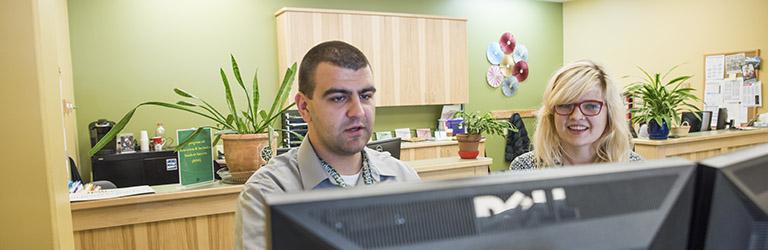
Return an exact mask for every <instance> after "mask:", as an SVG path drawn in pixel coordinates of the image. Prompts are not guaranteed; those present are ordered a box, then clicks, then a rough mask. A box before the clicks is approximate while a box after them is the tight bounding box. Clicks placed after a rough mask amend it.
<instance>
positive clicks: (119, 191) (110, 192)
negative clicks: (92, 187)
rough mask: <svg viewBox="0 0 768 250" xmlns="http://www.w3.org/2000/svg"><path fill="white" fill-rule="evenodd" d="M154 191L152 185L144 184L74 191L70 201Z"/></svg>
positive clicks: (100, 198) (151, 192) (70, 195)
mask: <svg viewBox="0 0 768 250" xmlns="http://www.w3.org/2000/svg"><path fill="white" fill-rule="evenodd" d="M154 193H155V190H154V189H152V188H151V187H150V186H147V185H144V186H135V187H125V188H113V189H102V190H98V191H93V192H79V193H73V194H69V201H70V202H74V201H92V200H102V199H110V198H117V197H123V196H131V195H137V194H154Z"/></svg>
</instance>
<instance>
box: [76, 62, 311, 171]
mask: <svg viewBox="0 0 768 250" xmlns="http://www.w3.org/2000/svg"><path fill="white" fill-rule="evenodd" d="M230 58H231V61H232V72H233V73H234V76H235V80H236V81H237V84H238V85H239V86H240V88H241V89H242V90H243V92H244V93H245V98H246V101H245V103H246V106H247V108H248V109H247V110H238V109H237V105H236V104H235V99H234V98H233V96H232V86H231V85H230V83H229V79H228V78H227V75H226V74H225V73H224V69H221V68H219V73H220V75H221V80H222V82H223V83H224V94H225V96H226V103H227V108H228V111H229V113H228V114H227V115H224V113H222V112H220V111H219V110H218V109H216V108H215V107H213V106H212V105H211V104H210V103H209V102H207V101H205V100H203V99H201V98H199V97H197V96H195V95H193V94H191V93H189V92H187V91H184V90H182V89H179V88H174V89H173V91H174V92H175V93H176V94H177V95H179V96H181V97H182V98H184V99H183V100H181V101H178V102H176V103H167V102H157V101H149V102H143V103H140V104H139V105H136V107H135V108H133V109H132V110H131V111H128V113H126V114H125V115H124V116H123V118H122V119H120V121H119V122H118V123H117V124H115V126H114V127H113V128H112V129H111V130H110V131H109V132H108V133H107V134H106V135H105V136H104V137H103V138H101V140H99V142H98V143H96V145H95V146H94V147H93V148H92V149H91V150H90V151H89V152H88V154H89V155H91V156H93V155H94V154H96V152H98V151H99V150H101V149H102V148H103V147H104V146H106V145H107V143H109V141H111V140H112V139H114V138H115V136H116V135H117V133H119V132H120V131H122V130H123V129H124V128H125V126H126V125H127V124H128V122H129V121H130V120H131V117H133V114H134V113H135V112H136V110H137V109H138V108H139V107H141V106H146V105H149V106H160V107H165V108H170V109H175V110H180V111H185V112H188V113H192V114H195V115H199V116H202V117H205V118H207V119H208V120H211V121H213V122H214V124H215V125H214V126H202V127H199V128H198V129H197V130H196V131H195V132H194V133H193V134H192V135H190V137H189V138H190V139H191V138H194V137H195V136H197V134H199V133H200V132H201V131H202V130H203V128H211V129H214V130H218V132H217V133H216V138H215V140H214V142H213V144H216V143H218V141H219V139H221V135H222V134H259V133H265V132H267V131H271V130H272V129H273V128H272V126H271V124H272V122H273V121H274V120H275V118H277V117H279V116H280V114H281V113H283V112H284V111H285V110H287V109H289V108H291V107H292V106H293V105H294V103H291V104H290V105H288V106H285V107H283V105H284V104H285V103H286V100H287V98H288V94H289V92H290V90H291V82H293V79H294V76H295V75H296V63H294V64H293V65H292V66H291V67H290V68H288V69H287V70H286V72H285V76H284V77H283V82H282V84H280V87H279V89H278V91H277V95H275V100H274V101H273V102H272V106H270V107H269V108H267V109H260V108H259V98H260V93H259V81H258V72H257V73H254V76H253V82H252V84H251V85H252V87H251V90H250V91H249V90H248V89H247V88H246V86H245V83H244V82H243V79H242V77H241V75H240V68H239V67H238V66H237V61H236V60H235V57H234V56H233V55H230ZM271 134H272V133H271V132H270V135H271ZM188 141H189V140H186V141H183V142H179V145H178V146H177V147H176V149H177V150H178V149H180V148H183V147H184V146H185V145H186V144H187V142H188Z"/></svg>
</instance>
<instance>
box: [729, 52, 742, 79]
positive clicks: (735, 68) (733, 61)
mask: <svg viewBox="0 0 768 250" xmlns="http://www.w3.org/2000/svg"><path fill="white" fill-rule="evenodd" d="M746 59H747V56H746V55H745V54H744V53H739V54H733V55H727V56H725V72H726V73H728V74H735V73H739V72H741V66H742V65H744V63H746Z"/></svg>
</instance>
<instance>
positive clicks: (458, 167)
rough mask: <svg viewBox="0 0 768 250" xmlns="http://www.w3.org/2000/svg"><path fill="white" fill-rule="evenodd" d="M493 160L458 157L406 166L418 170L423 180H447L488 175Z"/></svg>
mask: <svg viewBox="0 0 768 250" xmlns="http://www.w3.org/2000/svg"><path fill="white" fill-rule="evenodd" d="M492 163H493V159H491V158H486V157H478V158H477V159H471V160H467V159H461V158H459V157H458V156H454V157H443V158H436V159H426V160H414V161H406V162H405V164H407V165H408V166H410V167H412V168H413V169H415V170H416V172H417V173H418V174H419V177H421V179H422V180H445V179H455V178H462V177H470V176H483V175H488V173H489V167H490V165H491V164H492Z"/></svg>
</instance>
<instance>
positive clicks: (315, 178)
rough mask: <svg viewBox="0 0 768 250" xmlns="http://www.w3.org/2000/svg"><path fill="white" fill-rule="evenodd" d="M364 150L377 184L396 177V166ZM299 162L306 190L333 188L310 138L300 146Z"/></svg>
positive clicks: (372, 151) (368, 149)
mask: <svg viewBox="0 0 768 250" xmlns="http://www.w3.org/2000/svg"><path fill="white" fill-rule="evenodd" d="M364 150H365V152H366V153H367V154H368V164H369V167H370V168H371V176H372V177H373V179H374V180H375V181H376V183H379V182H381V181H382V180H383V181H386V180H388V179H390V178H392V177H394V176H395V175H396V173H397V169H396V168H395V167H396V166H392V165H391V164H386V163H385V162H383V161H382V160H381V157H380V156H379V155H378V154H380V153H379V152H377V151H375V150H373V149H370V148H368V147H364ZM298 162H299V175H300V176H301V184H302V185H303V186H304V189H305V190H307V189H315V188H322V187H327V186H333V184H332V183H331V178H330V176H329V175H328V173H327V172H325V169H323V165H322V164H321V163H320V158H319V157H317V153H315V148H314V147H313V146H312V143H310V141H309V136H307V137H305V138H304V141H302V142H301V145H300V146H299V152H298ZM361 183H362V178H360V179H359V180H358V183H357V184H361ZM321 184H323V185H321ZM326 184H330V185H326Z"/></svg>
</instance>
